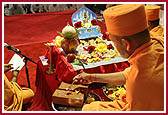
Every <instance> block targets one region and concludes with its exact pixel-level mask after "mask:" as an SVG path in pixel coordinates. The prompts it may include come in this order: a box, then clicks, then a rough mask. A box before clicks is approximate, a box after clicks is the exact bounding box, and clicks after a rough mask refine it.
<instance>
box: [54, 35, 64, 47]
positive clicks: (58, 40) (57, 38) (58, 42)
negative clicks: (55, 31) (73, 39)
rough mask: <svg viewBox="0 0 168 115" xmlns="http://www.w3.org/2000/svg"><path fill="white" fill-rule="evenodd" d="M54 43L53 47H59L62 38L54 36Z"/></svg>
mask: <svg viewBox="0 0 168 115" xmlns="http://www.w3.org/2000/svg"><path fill="white" fill-rule="evenodd" d="M55 39H56V42H55V45H56V46H57V47H61V41H62V40H63V39H64V38H62V37H61V36H56V38H55Z"/></svg>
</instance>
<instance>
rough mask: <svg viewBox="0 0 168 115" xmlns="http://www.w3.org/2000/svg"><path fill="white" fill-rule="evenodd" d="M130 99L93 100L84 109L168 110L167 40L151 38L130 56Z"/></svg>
mask: <svg viewBox="0 0 168 115" xmlns="http://www.w3.org/2000/svg"><path fill="white" fill-rule="evenodd" d="M128 61H129V63H130V67H128V68H126V69H125V70H124V71H123V74H124V76H125V78H126V100H125V101H123V100H115V101H113V102H100V101H98V102H92V103H91V104H85V105H84V106H83V108H82V110H83V111H163V110H164V41H163V40H162V39H158V38H151V40H150V41H149V42H148V43H146V44H144V45H143V46H141V47H140V48H138V49H136V50H135V52H134V53H133V54H132V55H131V56H130V57H129V59H128Z"/></svg>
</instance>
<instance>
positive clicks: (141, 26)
mask: <svg viewBox="0 0 168 115" xmlns="http://www.w3.org/2000/svg"><path fill="white" fill-rule="evenodd" d="M103 16H104V18H105V22H106V27H107V31H108V32H109V33H110V34H112V35H116V36H129V35H133V34H136V33H139V32H141V31H143V30H145V29H147V28H148V27H147V20H146V13H145V7H144V5H143V4H124V5H117V6H113V7H110V8H107V9H106V10H105V11H104V12H103Z"/></svg>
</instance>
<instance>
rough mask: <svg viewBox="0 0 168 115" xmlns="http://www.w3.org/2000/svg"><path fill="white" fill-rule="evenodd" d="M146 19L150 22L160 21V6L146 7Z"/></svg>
mask: <svg viewBox="0 0 168 115" xmlns="http://www.w3.org/2000/svg"><path fill="white" fill-rule="evenodd" d="M145 10H146V17H147V20H148V21H153V20H157V19H159V15H160V6H145Z"/></svg>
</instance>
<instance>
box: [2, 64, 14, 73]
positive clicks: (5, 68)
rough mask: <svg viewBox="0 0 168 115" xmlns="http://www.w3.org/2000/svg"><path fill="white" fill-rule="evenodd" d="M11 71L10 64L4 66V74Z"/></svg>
mask: <svg viewBox="0 0 168 115" xmlns="http://www.w3.org/2000/svg"><path fill="white" fill-rule="evenodd" d="M11 69H13V67H12V64H4V73H6V72H7V71H9V70H11Z"/></svg>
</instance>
